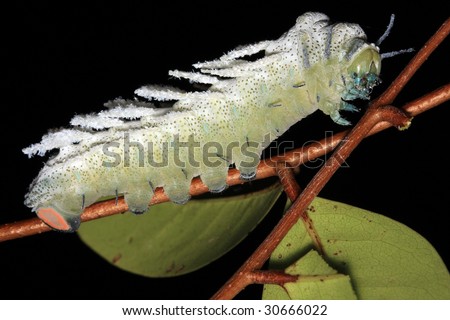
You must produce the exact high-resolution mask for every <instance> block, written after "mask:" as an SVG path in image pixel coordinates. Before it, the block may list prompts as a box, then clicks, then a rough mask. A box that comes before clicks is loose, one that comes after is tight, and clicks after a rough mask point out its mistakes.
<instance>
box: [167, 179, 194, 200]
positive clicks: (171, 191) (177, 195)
mask: <svg viewBox="0 0 450 320" xmlns="http://www.w3.org/2000/svg"><path fill="white" fill-rule="evenodd" d="M190 187H191V183H190V182H189V183H186V182H185V181H182V182H179V181H178V182H176V183H172V184H168V185H165V186H164V192H165V193H166V194H167V196H168V197H169V199H170V201H172V202H173V203H176V204H185V203H186V202H188V201H189V199H190V198H191V195H190V194H189V189H190Z"/></svg>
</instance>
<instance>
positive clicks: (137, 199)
mask: <svg viewBox="0 0 450 320" xmlns="http://www.w3.org/2000/svg"><path fill="white" fill-rule="evenodd" d="M152 197H153V190H152V189H151V187H150V185H149V184H148V183H145V184H143V185H138V186H136V185H135V186H133V188H131V189H129V190H128V192H126V193H125V194H124V198H125V202H126V203H127V205H128V210H130V211H131V212H133V213H134V214H141V213H144V212H146V211H147V210H148V206H149V204H150V200H152Z"/></svg>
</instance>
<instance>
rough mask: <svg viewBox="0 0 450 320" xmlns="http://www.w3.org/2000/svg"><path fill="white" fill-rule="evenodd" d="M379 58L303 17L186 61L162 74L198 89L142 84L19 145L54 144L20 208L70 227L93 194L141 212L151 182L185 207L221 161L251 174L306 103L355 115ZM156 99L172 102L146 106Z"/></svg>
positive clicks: (34, 150) (215, 184)
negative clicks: (188, 67)
mask: <svg viewBox="0 0 450 320" xmlns="http://www.w3.org/2000/svg"><path fill="white" fill-rule="evenodd" d="M261 52H262V53H264V56H263V57H262V58H258V59H249V58H251V57H254V56H255V55H256V54H258V53H261ZM381 59H382V55H380V53H379V48H378V47H377V45H375V44H372V43H368V42H367V41H366V35H365V33H364V31H363V30H362V28H361V27H360V26H358V25H356V24H351V23H334V24H331V23H330V22H329V19H328V17H327V16H326V15H325V14H322V13H314V12H309V13H305V14H303V15H301V16H300V17H298V18H297V20H296V23H295V25H294V26H293V27H292V28H291V29H290V30H289V31H288V32H286V33H285V34H283V35H282V36H281V37H280V38H279V39H277V40H273V41H261V42H259V43H255V44H251V45H246V46H242V47H238V48H237V49H235V50H232V51H230V52H228V53H226V54H224V55H223V56H221V57H220V58H219V59H217V60H212V61H207V62H200V63H196V64H194V65H193V66H194V68H195V69H196V70H197V71H195V72H183V71H179V70H172V71H169V75H170V76H172V77H174V78H179V79H186V80H189V81H190V82H192V83H197V84H203V85H206V86H207V88H206V89H204V90H197V91H192V92H184V91H182V90H179V89H177V88H173V87H168V86H156V85H147V86H143V87H141V88H139V89H137V90H136V91H135V94H136V96H139V97H141V99H140V100H138V99H137V98H136V99H134V100H126V99H115V100H113V101H110V102H108V103H106V104H105V107H106V108H105V109H104V110H102V111H100V112H98V113H97V114H88V115H77V116H75V117H74V118H73V119H72V120H71V122H70V124H71V127H70V128H65V129H59V130H55V131H52V132H49V133H48V134H46V135H44V136H43V138H42V140H41V142H40V143H36V144H32V145H31V146H29V147H27V148H25V149H23V152H24V153H25V154H26V155H28V156H29V157H31V156H33V155H36V154H37V155H39V156H43V155H44V154H45V153H47V152H48V151H51V150H54V149H56V150H57V151H58V153H57V154H56V155H55V156H53V157H51V158H50V159H49V160H48V161H47V162H46V163H45V165H44V167H43V168H42V169H41V171H40V172H39V174H38V176H37V177H36V178H35V179H34V181H33V182H32V184H31V185H30V188H29V192H28V193H27V194H26V196H25V205H26V206H28V207H30V208H31V209H32V210H33V211H35V212H36V213H37V216H38V217H39V218H40V219H42V220H43V221H44V222H45V223H46V224H47V225H49V226H50V227H52V228H53V229H56V230H61V231H66V232H73V231H76V230H77V229H78V227H79V225H80V222H81V221H80V215H81V213H82V211H83V210H84V208H85V207H86V206H89V205H91V204H92V203H94V202H96V201H98V199H99V198H101V197H105V196H116V199H117V197H118V196H119V195H124V199H125V201H126V203H127V205H128V207H129V210H130V211H132V212H134V213H142V212H145V211H147V209H148V205H149V203H150V200H151V198H152V196H153V194H154V190H155V188H157V187H162V188H163V189H164V192H165V193H166V194H167V196H168V197H169V198H170V200H171V201H172V202H174V203H178V204H184V203H186V202H187V201H188V200H189V198H190V195H189V188H190V184H191V180H192V179H193V178H194V177H197V176H199V177H200V179H201V180H202V182H203V183H204V184H205V185H206V186H207V187H208V188H209V190H210V191H211V192H216V193H217V192H222V191H223V190H224V189H225V188H226V187H227V184H226V178H227V172H228V169H229V167H230V166H231V165H233V164H234V165H235V166H236V168H237V169H238V170H239V171H240V176H241V179H243V180H251V179H253V178H254V177H255V172H256V167H257V165H258V163H259V161H260V157H261V154H262V151H263V150H264V149H265V148H266V147H267V146H268V145H269V144H270V142H271V141H273V140H275V139H276V138H277V137H279V136H281V135H282V134H283V133H284V132H285V131H286V130H287V129H288V128H289V127H291V126H292V125H293V124H295V123H296V122H298V121H300V120H301V119H303V118H304V117H306V116H308V115H309V114H311V113H313V112H315V111H316V110H321V111H322V112H323V113H325V114H327V115H329V116H330V117H331V119H332V120H333V121H335V122H336V123H338V124H341V125H348V124H349V122H348V121H347V120H346V119H344V118H343V117H342V116H341V114H340V112H341V111H354V110H356V108H355V107H354V106H353V105H352V104H351V103H350V102H349V101H351V100H354V99H369V95H370V93H371V90H372V88H373V87H374V86H376V85H377V84H378V83H379V82H380V80H379V75H380V70H381ZM142 98H145V99H146V100H145V101H143V99H142ZM161 101H162V102H165V101H169V102H172V105H171V107H162V103H161V105H155V102H157V103H158V102H161Z"/></svg>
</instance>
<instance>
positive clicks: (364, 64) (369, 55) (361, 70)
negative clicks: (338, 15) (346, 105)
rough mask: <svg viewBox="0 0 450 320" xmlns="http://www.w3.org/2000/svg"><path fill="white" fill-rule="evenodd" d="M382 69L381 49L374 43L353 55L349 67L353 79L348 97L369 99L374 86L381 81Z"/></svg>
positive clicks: (348, 70)
mask: <svg viewBox="0 0 450 320" xmlns="http://www.w3.org/2000/svg"><path fill="white" fill-rule="evenodd" d="M380 71H381V55H380V53H379V49H378V48H377V47H376V46H375V45H373V44H369V45H367V44H366V46H364V47H363V48H362V50H359V51H358V52H357V53H356V54H355V55H354V56H353V61H352V62H351V64H350V66H349V67H348V68H347V72H348V75H349V76H350V78H351V79H352V81H351V82H350V84H349V85H350V87H348V89H349V90H348V93H347V94H350V95H351V96H350V97H347V99H349V100H353V99H356V98H360V99H369V95H370V93H371V92H372V89H373V87H375V86H376V85H378V84H379V83H380V82H381V81H380V78H379V75H380ZM344 99H345V98H344Z"/></svg>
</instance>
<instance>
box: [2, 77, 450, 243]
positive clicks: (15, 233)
mask: <svg viewBox="0 0 450 320" xmlns="http://www.w3.org/2000/svg"><path fill="white" fill-rule="evenodd" d="M448 100H450V84H447V85H444V86H442V87H441V88H439V89H437V90H435V91H433V92H430V93H428V94H426V95H424V96H423V97H421V98H419V99H416V100H414V101H411V102H409V103H408V104H406V105H405V106H404V108H403V109H404V110H405V112H407V113H408V114H409V115H411V116H416V115H418V114H420V113H422V112H424V111H426V110H429V109H431V108H434V107H436V106H437V105H439V104H441V103H443V102H445V101H448ZM390 126H391V124H390V123H389V122H380V123H378V124H376V125H375V126H374V127H373V128H372V129H371V130H370V132H369V133H368V135H372V134H375V133H378V132H380V131H382V130H385V129H386V128H388V127H390ZM347 133H348V131H343V132H340V133H337V134H335V135H333V136H332V137H329V138H327V139H326V140H321V141H319V142H317V143H313V144H311V145H308V146H305V147H303V148H300V149H296V150H293V151H291V152H288V153H286V154H285V155H282V156H278V157H273V158H271V159H266V160H264V161H262V162H261V164H260V165H259V167H258V170H257V175H256V179H265V178H268V177H271V176H275V175H276V174H277V172H276V167H277V163H279V162H287V163H289V164H290V165H291V166H299V165H301V164H303V163H306V162H308V161H311V160H314V159H316V158H318V157H321V156H323V155H325V154H327V153H329V152H330V151H332V150H333V149H334V148H335V147H336V146H337V145H338V144H339V143H340V142H341V140H342V139H343V138H344V136H345V135H346V134H347ZM227 183H228V184H229V185H237V184H242V183H243V182H242V180H240V179H239V172H238V171H237V170H235V169H231V170H230V171H229V173H228V179H227ZM190 192H191V194H192V195H200V194H203V193H206V192H208V189H207V187H206V186H205V185H204V184H203V183H202V182H201V180H200V179H194V180H193V182H192V185H191V191H190ZM166 201H168V198H167V196H166V195H165V194H164V192H163V191H162V189H157V190H156V192H155V196H154V197H153V199H152V202H151V204H152V205H153V204H158V203H161V202H166ZM127 209H128V208H127V206H126V204H125V201H124V200H123V198H119V201H118V203H117V205H116V203H115V201H114V200H108V201H103V202H99V203H95V204H93V205H92V206H90V207H88V208H86V210H85V211H84V213H83V215H82V216H81V219H82V221H89V220H93V219H98V218H101V217H106V216H110V215H113V214H117V213H122V212H125V211H126V210H127ZM49 230H51V229H50V228H49V227H48V226H47V225H45V224H44V223H43V222H42V221H41V220H39V219H38V218H32V219H28V220H24V221H18V222H14V223H7V224H4V225H2V226H0V242H2V241H7V240H13V239H17V238H22V237H27V236H31V235H34V234H39V233H43V232H47V231H49Z"/></svg>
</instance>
